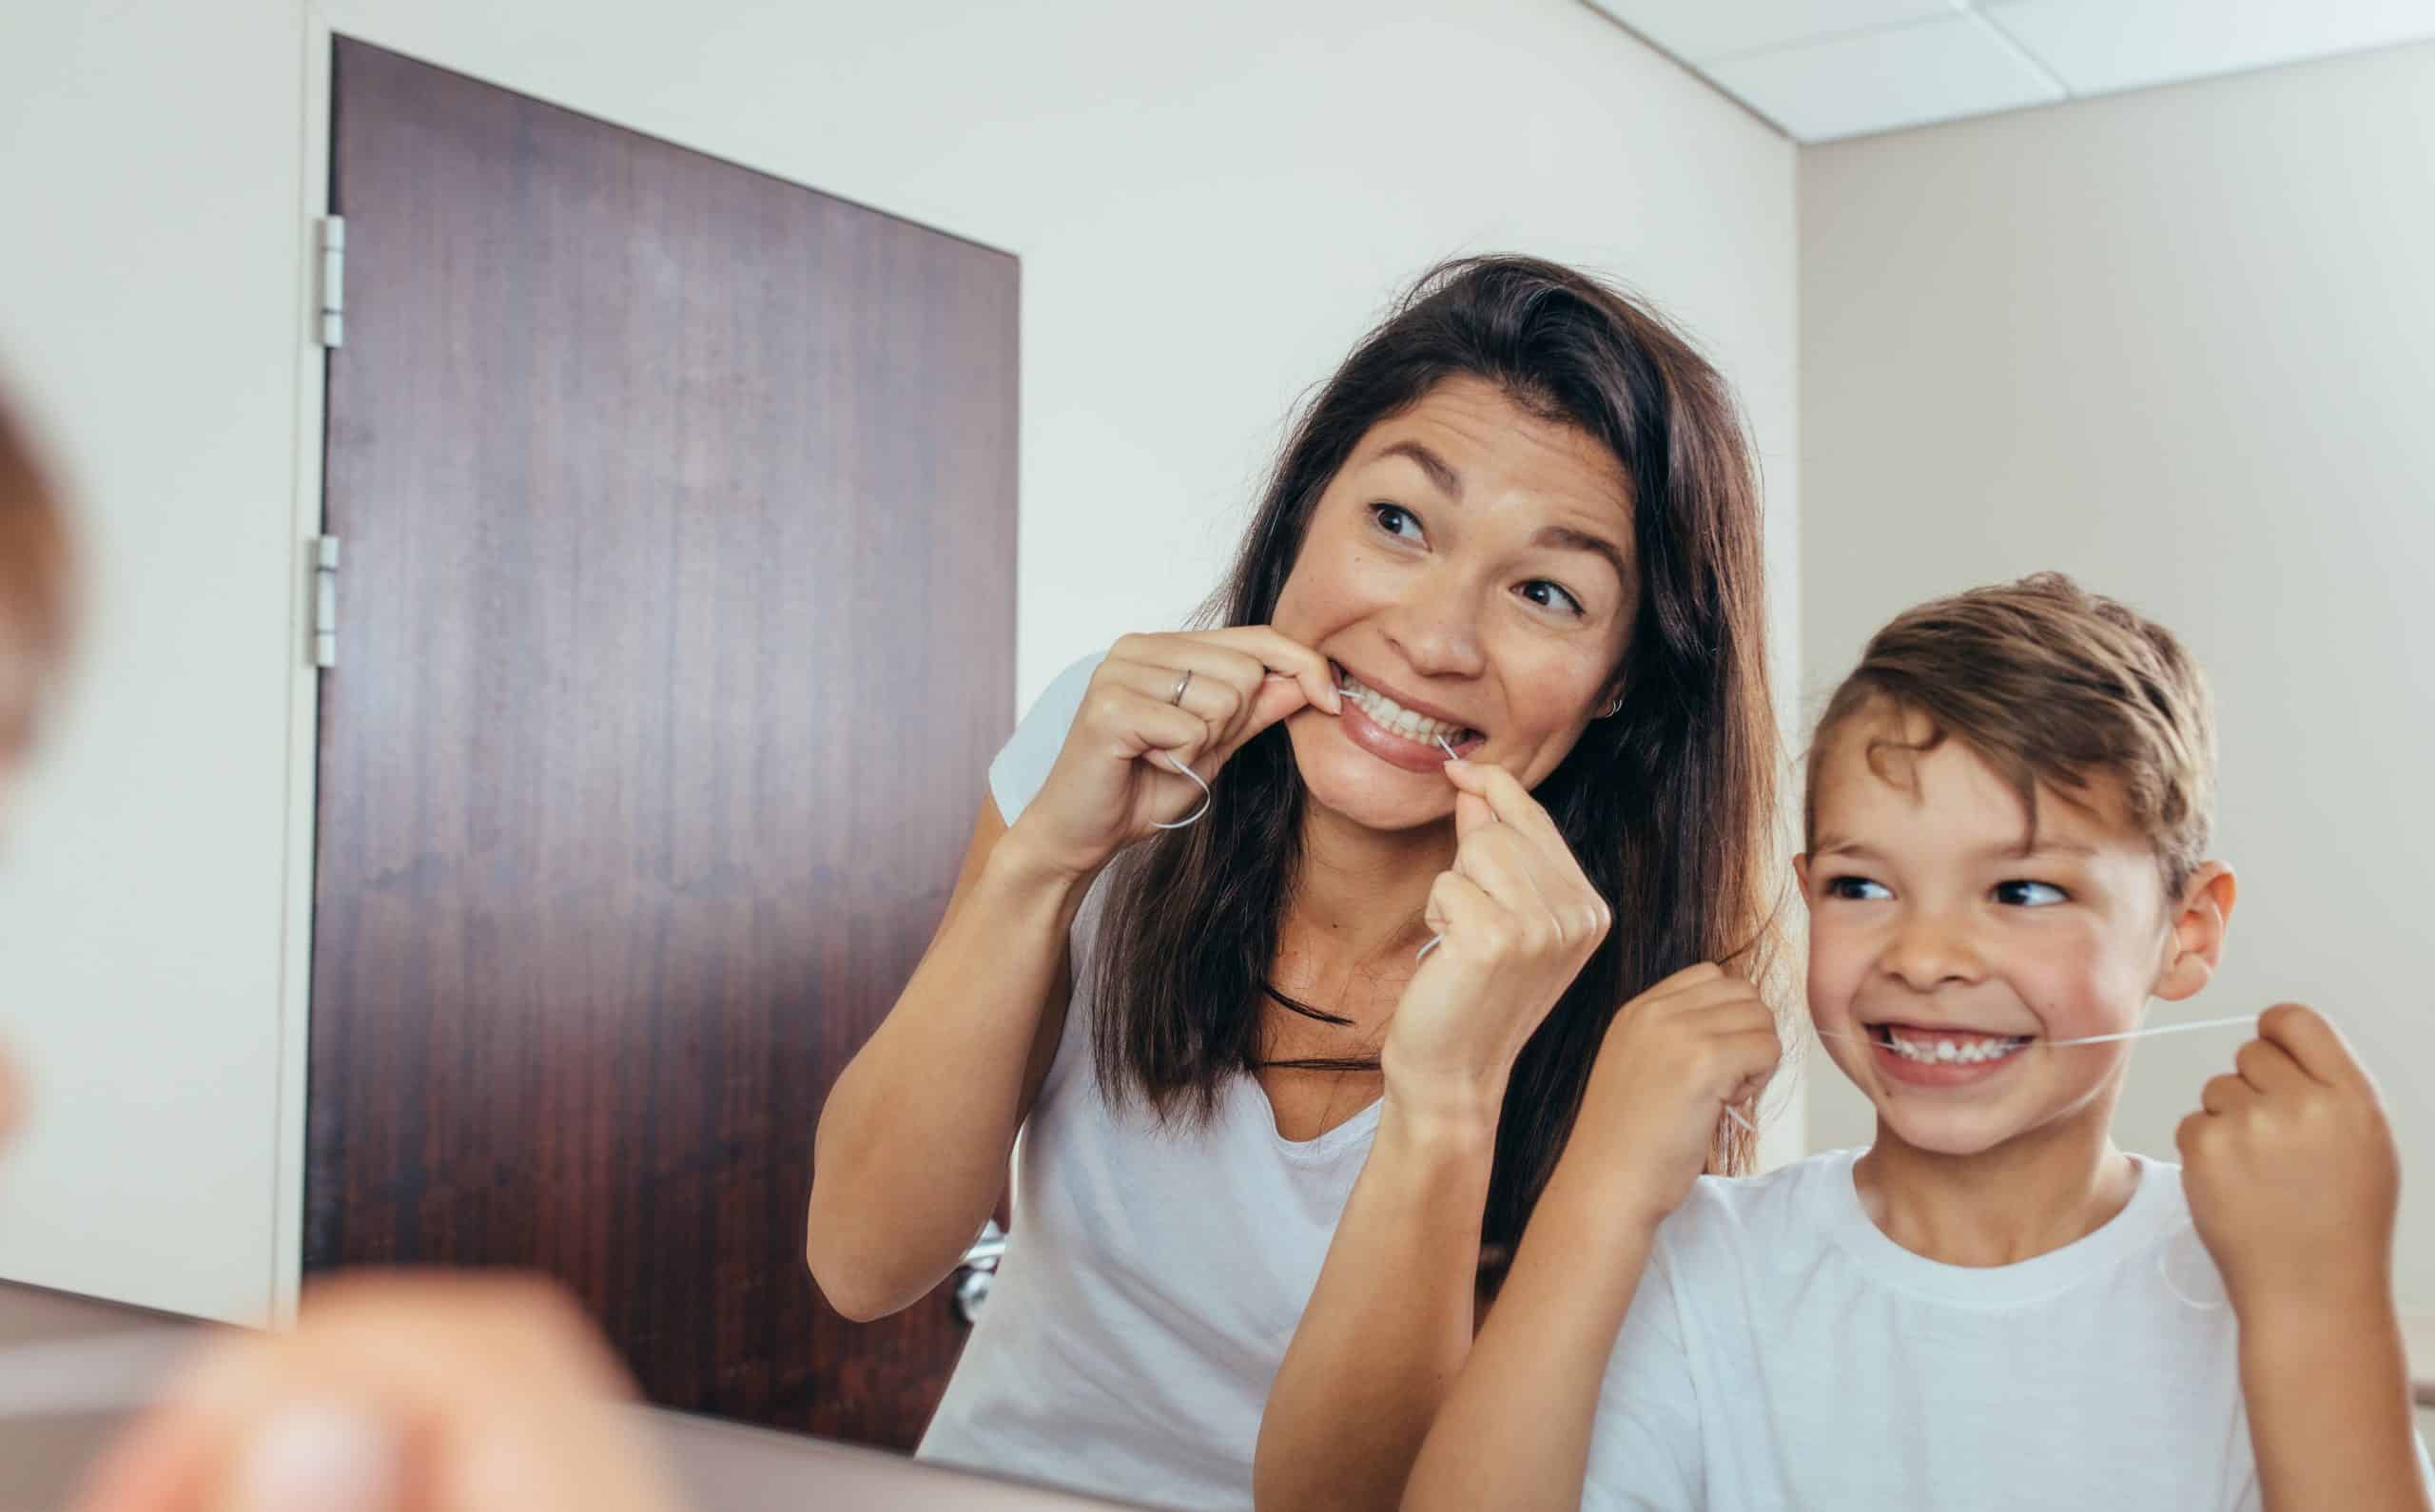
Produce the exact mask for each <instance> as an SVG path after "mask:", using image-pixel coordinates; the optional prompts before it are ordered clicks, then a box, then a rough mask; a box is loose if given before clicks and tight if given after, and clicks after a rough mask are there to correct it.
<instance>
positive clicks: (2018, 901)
mask: <svg viewBox="0 0 2435 1512" xmlns="http://www.w3.org/2000/svg"><path fill="white" fill-rule="evenodd" d="M2070 898H2071V895H2070V894H2068V893H2066V892H2064V891H2063V889H2062V888H2060V887H2057V886H2055V884H2054V883H2053V882H2030V881H2029V880H2027V879H2026V878H2018V877H2016V878H2014V879H2013V880H2012V881H2010V882H1997V883H1996V901H1997V902H2000V903H2009V904H2011V905H2013V906H2014V907H2017V908H2048V907H2052V906H2053V905H2055V904H2056V903H2059V902H2067V901H2070Z"/></svg>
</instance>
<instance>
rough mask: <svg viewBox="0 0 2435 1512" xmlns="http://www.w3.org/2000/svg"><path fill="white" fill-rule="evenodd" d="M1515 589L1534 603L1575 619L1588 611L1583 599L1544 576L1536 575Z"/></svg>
mask: <svg viewBox="0 0 2435 1512" xmlns="http://www.w3.org/2000/svg"><path fill="white" fill-rule="evenodd" d="M1514 591H1515V592H1517V593H1520V594H1521V595H1522V596H1523V597H1524V598H1527V599H1529V601H1530V602H1531V603H1533V604H1537V605H1539V606H1541V607H1542V608H1545V609H1552V610H1557V611H1561V612H1563V613H1567V614H1569V615H1571V616H1572V617H1573V618H1575V619H1579V618H1580V617H1581V616H1582V615H1584V614H1586V613H1588V610H1585V609H1583V608H1582V607H1581V600H1579V599H1577V598H1575V597H1573V596H1572V594H1571V592H1570V591H1568V590H1567V589H1566V588H1565V587H1564V586H1563V585H1562V584H1559V583H1550V582H1549V581H1548V580H1547V579H1546V578H1544V577H1534V578H1532V579H1530V581H1529V582H1527V583H1525V584H1523V585H1522V586H1521V587H1520V588H1518V589H1516V590H1514Z"/></svg>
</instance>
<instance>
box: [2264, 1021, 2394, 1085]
mask: <svg viewBox="0 0 2435 1512" xmlns="http://www.w3.org/2000/svg"><path fill="white" fill-rule="evenodd" d="M2257 1037H2258V1038H2260V1039H2263V1040H2268V1041H2269V1042H2271V1043H2273V1044H2274V1045H2277V1046H2279V1047H2280V1048H2281V1049H2282V1050H2283V1051H2284V1053H2285V1054H2287V1055H2289V1056H2290V1057H2291V1058H2292V1059H2293V1060H2294V1061H2296V1062H2298V1063H2299V1067H2300V1069H2301V1070H2302V1071H2303V1072H2306V1073H2307V1074H2308V1076H2309V1077H2310V1078H2312V1079H2314V1080H2317V1081H2321V1082H2323V1083H2325V1084H2326V1085H2327V1086H2328V1087H2360V1086H2365V1085H2366V1084H2367V1073H2366V1072H2365V1071H2363V1070H2362V1069H2360V1065H2359V1059H2358V1057H2357V1056H2353V1055H2352V1054H2351V1053H2350V1045H2349V1043H2348V1042H2347V1040H2345V1039H2344V1038H2343V1037H2342V1031H2340V1030H2338V1029H2336V1028H2334V1027H2333V1025H2331V1024H2330V1023H2328V1022H2327V1021H2326V1018H2325V1016H2324V1015H2322V1014H2320V1013H2318V1012H2317V1011H2316V1010H2315V1009H2313V1008H2310V1007H2308V1006H2306V1005H2305V1004H2302V1003H2295V1002H2286V1003H2276V1004H2275V1005H2274V1006H2273V1007H2271V1008H2269V1009H2268V1010H2266V1012H2264V1013H2262V1014H2260V1015H2258V1017H2257Z"/></svg>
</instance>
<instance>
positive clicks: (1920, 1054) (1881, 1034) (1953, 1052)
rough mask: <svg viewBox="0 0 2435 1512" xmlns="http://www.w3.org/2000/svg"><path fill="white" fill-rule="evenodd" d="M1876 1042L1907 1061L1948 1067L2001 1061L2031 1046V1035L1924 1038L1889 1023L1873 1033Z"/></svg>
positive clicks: (1937, 1036) (1926, 1036)
mask: <svg viewBox="0 0 2435 1512" xmlns="http://www.w3.org/2000/svg"><path fill="white" fill-rule="evenodd" d="M1874 1033H1875V1035H1876V1037H1877V1042H1878V1043H1879V1044H1880V1045H1883V1046H1885V1047H1886V1048H1887V1049H1888V1050H1891V1051H1893V1052H1894V1053H1895V1054H1896V1055H1898V1056H1901V1057H1902V1058H1903V1059H1905V1060H1919V1061H1929V1062H1940V1063H1942V1064H1945V1065H1954V1066H1972V1065H1977V1064H1978V1063H1979V1062H1980V1061H1986V1060H2001V1059H2003V1058H2004V1057H2005V1056H2009V1055H2011V1054H2012V1053H2013V1052H2015V1051H2016V1050H2018V1049H2020V1048H2021V1047H2022V1046H2024V1045H2026V1044H2028V1043H2029V1042H2030V1039H2031V1038H2032V1036H2029V1035H1951V1034H1934V1035H1921V1034H1918V1033H1913V1034H1911V1035H1908V1036H1905V1035H1904V1034H1903V1033H1902V1032H1901V1031H1899V1030H1898V1029H1895V1028H1893V1027H1892V1026H1890V1025H1887V1024H1880V1025H1878V1026H1877V1028H1876V1030H1875V1031H1874Z"/></svg>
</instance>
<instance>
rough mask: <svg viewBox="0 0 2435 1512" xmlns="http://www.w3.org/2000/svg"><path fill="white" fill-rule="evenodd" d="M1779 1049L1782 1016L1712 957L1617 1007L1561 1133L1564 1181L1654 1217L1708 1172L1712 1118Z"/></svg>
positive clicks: (1738, 1100)
mask: <svg viewBox="0 0 2435 1512" xmlns="http://www.w3.org/2000/svg"><path fill="white" fill-rule="evenodd" d="M1782 1054H1783V1047H1782V1040H1781V1039H1780V1038H1779V1037H1778V1036H1777V1033H1776V1018H1775V1015H1774V1014H1773V1013H1771V1012H1770V1011H1769V1010H1768V1008H1767V1004H1766V1002H1765V1001H1764V1000H1763V998H1761V997H1760V996H1759V989H1758V988H1757V987H1756V986H1754V985H1753V984H1752V983H1750V982H1749V981H1748V980H1746V979H1743V978H1741V977H1737V976H1735V975H1733V974H1732V973H1730V972H1727V971H1725V970H1724V969H1722V968H1721V967H1718V966H1714V965H1711V964H1708V963H1705V962H1703V963H1701V964H1700V965H1696V966H1692V967H1689V968H1688V969H1686V970H1684V971H1678V972H1676V973H1675V974H1674V975H1673V976H1671V977H1668V978H1666V979H1665V980H1664V981H1661V982H1659V983H1658V984H1657V985H1656V986H1654V987H1651V988H1650V989H1649V990H1648V991H1646V992H1645V993H1643V994H1641V995H1640V996H1639V997H1637V998H1633V999H1632V1000H1631V1001H1629V1002H1627V1003H1626V1004H1624V1006H1623V1007H1622V1008H1621V1009H1620V1010H1618V1011H1617V1013H1616V1014H1615V1020H1614V1022H1613V1023H1612V1024H1610V1025H1608V1026H1607V1037H1606V1040H1605V1042H1604V1043H1603V1044H1601V1045H1600V1046H1599V1047H1598V1061H1597V1064H1596V1065H1595V1066H1593V1067H1592V1068H1591V1070H1590V1073H1589V1087H1588V1091H1587V1093H1585V1094H1584V1095H1583V1097H1582V1101H1581V1115H1580V1116H1579V1117H1578V1118H1576V1119H1575V1120H1574V1121H1573V1126H1572V1134H1571V1137H1570V1138H1569V1139H1568V1140H1567V1141H1566V1144H1565V1153H1564V1156H1563V1166H1564V1167H1565V1168H1568V1174H1567V1177H1566V1179H1567V1180H1568V1182H1570V1181H1583V1182H1588V1183H1591V1184H1593V1185H1594V1187H1595V1188H1596V1189H1597V1200H1598V1201H1599V1202H1600V1204H1601V1205H1602V1206H1606V1207H1607V1208H1608V1209H1609V1210H1610V1211H1612V1212H1618V1213H1622V1214H1625V1215H1627V1216H1628V1217H1630V1218H1631V1219H1633V1220H1634V1221H1636V1222H1640V1223H1645V1224H1648V1225H1652V1226H1653V1225H1654V1224H1656V1223H1657V1222H1658V1221H1659V1220H1661V1219H1663V1218H1664V1217H1665V1216H1666V1214H1667V1213H1669V1212H1673V1211H1674V1210H1675V1209H1676V1208H1679V1207H1681V1206H1682V1205H1683V1199H1684V1198H1685V1197H1686V1196H1688V1195H1689V1194H1690V1191H1691V1183H1692V1181H1693V1180H1694V1179H1696V1178H1697V1177H1698V1176H1699V1174H1700V1173H1702V1172H1703V1171H1705V1170H1706V1169H1707V1162H1708V1153H1709V1151H1710V1150H1711V1149H1712V1148H1713V1147H1714V1144H1715V1141H1716V1132H1717V1120H1718V1119H1719V1118H1720V1117H1722V1116H1724V1110H1725V1108H1726V1107H1727V1106H1733V1105H1744V1104H1746V1103H1747V1102H1748V1101H1749V1100H1750V1099H1752V1098H1755V1097H1756V1096H1757V1095H1758V1093H1759V1091H1760V1090H1761V1089H1762V1088H1763V1087H1764V1086H1765V1085H1766V1083H1767V1078H1768V1077H1769V1076H1772V1075H1774V1074H1775V1069H1776V1063H1777V1061H1778V1060H1780V1059H1781V1058H1782Z"/></svg>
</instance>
